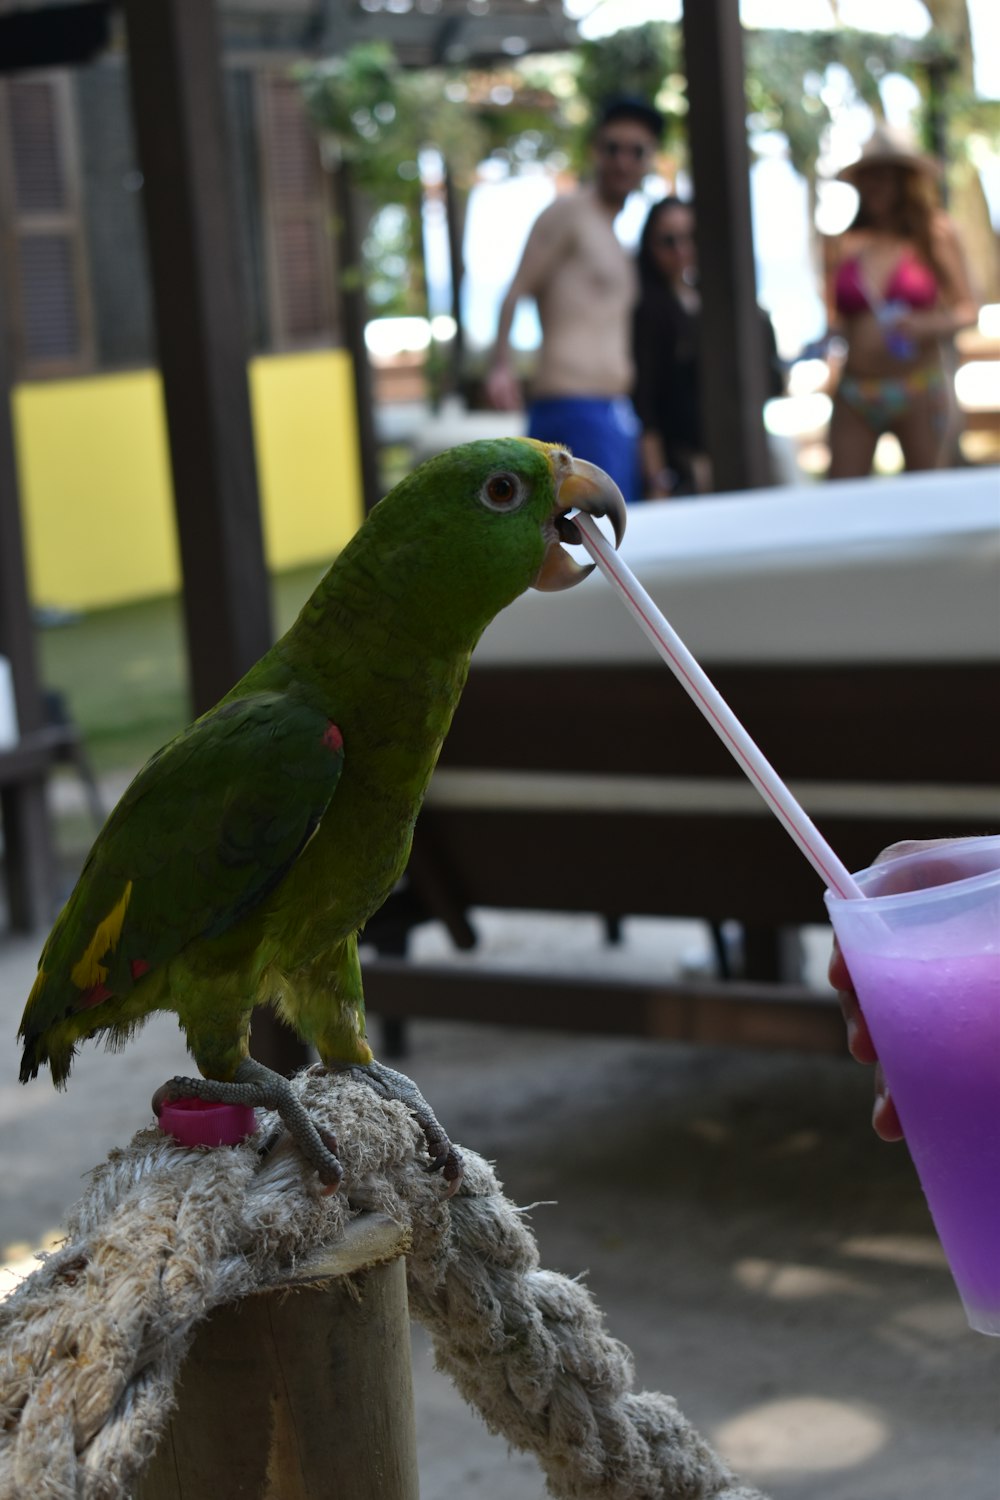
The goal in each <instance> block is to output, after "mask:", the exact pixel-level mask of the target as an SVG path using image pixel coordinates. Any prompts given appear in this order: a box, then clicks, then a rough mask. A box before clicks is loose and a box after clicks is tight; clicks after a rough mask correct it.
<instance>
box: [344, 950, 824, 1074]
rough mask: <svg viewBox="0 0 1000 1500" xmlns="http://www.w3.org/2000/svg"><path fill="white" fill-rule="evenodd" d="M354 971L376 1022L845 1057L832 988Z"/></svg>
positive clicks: (458, 968) (435, 969)
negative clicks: (482, 1024)
mask: <svg viewBox="0 0 1000 1500" xmlns="http://www.w3.org/2000/svg"><path fill="white" fill-rule="evenodd" d="M363 971H364V981H365V997H366V1001H367V1005H368V1010H369V1011H370V1012H371V1013H372V1014H374V1015H377V1016H380V1017H387V1018H398V1019H408V1018H413V1017H417V1016H420V1017H424V1018H427V1017H432V1018H433V1019H435V1020H447V1021H487V1022H489V1023H490V1024H492V1025H500V1026H538V1027H543V1028H551V1029H553V1030H557V1031H590V1032H594V1033H595V1034H596V1035H608V1036H644V1037H655V1038H656V1039H657V1040H659V1041H676V1042H697V1043H700V1044H703V1045H711V1046H716V1047H761V1048H767V1049H772V1048H773V1049H776V1050H777V1049H786V1050H791V1051H796V1052H832V1053H836V1054H838V1055H839V1054H842V1053H843V1052H844V1022H843V1018H842V1016H841V1014H840V1007H839V1006H838V1004H837V1000H836V997H835V996H834V994H833V991H832V990H831V991H829V992H828V993H826V994H820V993H817V992H816V991H815V990H809V989H806V988H805V987H803V986H801V985H792V984H780V985H779V984H750V983H743V982H737V981H733V980H726V981H716V982H709V981H695V980H690V981H687V982H684V981H680V982H676V983H673V982H669V981H662V982H656V981H652V980H639V979H628V978H621V977H616V978H612V977H606V978H602V977H597V976H595V975H593V974H580V973H573V974H554V973H539V972H537V971H535V972H528V971H525V970H506V969H489V968H487V967H486V966H485V965H477V966H476V967H475V968H472V967H470V966H469V965H468V964H414V963H408V962H407V961H406V960H405V959H395V958H374V959H369V960H368V961H366V962H365V964H364V965H363Z"/></svg>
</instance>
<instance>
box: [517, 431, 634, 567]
mask: <svg viewBox="0 0 1000 1500" xmlns="http://www.w3.org/2000/svg"><path fill="white" fill-rule="evenodd" d="M528 441H529V442H530V441H532V439H530V438H529V439H528ZM539 446H544V447H545V449H546V452H547V454H548V459H549V463H550V464H551V465H552V472H553V475H554V477H555V481H556V484H555V490H556V503H555V506H554V508H553V511H552V514H551V516H550V517H549V519H548V521H547V522H546V527H545V532H546V537H547V540H548V545H547V546H546V548H545V557H544V558H543V560H542V566H541V567H540V568H539V570H538V575H537V577H536V578H535V581H534V583H533V585H532V587H533V588H536V589H540V590H541V592H542V593H544V594H554V593H556V592H558V591H559V590H560V589H571V588H572V587H573V585H574V584H575V583H579V582H580V580H581V579H582V578H586V576H587V574H588V573H592V572H593V570H594V564H593V563H590V564H589V566H587V567H582V566H581V565H580V563H578V562H576V560H575V559H574V558H572V557H570V555H569V553H568V552H565V551H564V550H563V548H562V547H561V546H560V543H561V542H568V543H569V545H570V546H571V547H575V546H579V545H580V533H579V531H578V530H577V528H576V526H574V524H573V522H572V521H571V520H570V519H569V513H570V511H575V510H583V511H586V512H587V514H588V515H591V516H607V517H608V518H609V519H610V521H611V524H612V526H613V527H614V533H615V546H616V547H620V546H621V543H622V537H623V536H624V535H625V516H626V510H625V501H624V498H623V497H622V492H621V490H620V489H619V488H618V486H617V485H616V484H615V482H614V480H613V479H612V478H610V476H609V475H607V474H605V472H604V470H603V469H599V468H598V467H597V465H596V464H589V463H587V461H586V459H583V458H573V457H572V456H571V455H570V454H569V453H567V451H566V449H565V448H558V447H550V446H549V445H548V444H541V445H539Z"/></svg>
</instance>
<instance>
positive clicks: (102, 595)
mask: <svg viewBox="0 0 1000 1500" xmlns="http://www.w3.org/2000/svg"><path fill="white" fill-rule="evenodd" d="M13 408H14V427H15V437H16V443H17V454H18V469H19V476H20V486H21V497H22V506H23V513H24V530H25V547H26V551H27V554H28V576H29V579H30V587H31V594H32V598H33V599H34V600H35V601H36V602H37V603H39V604H51V605H61V606H67V607H73V608H88V607H95V606H99V605H102V604H118V603H121V602H122V601H123V600H126V599H137V598H143V597H146V596H148V595H151V594H165V593H169V592H170V591H172V590H174V589H176V588H177V585H178V579H179V570H178V562H177V545H176V537H175V531H174V523H173V503H172V490H171V484H170V460H169V456H168V453H167V443H166V425H165V420H164V414H163V406H162V400H161V395H160V381H159V377H158V376H157V375H156V374H155V373H154V372H153V371H151V370H139V371H134V372H130V373H129V374H127V375H110V376H100V377H97V378H95V379H90V380H54V381H46V382H45V383H42V384H37V385H34V384H32V385H22V386H18V387H16V388H15V391H14V399H13Z"/></svg>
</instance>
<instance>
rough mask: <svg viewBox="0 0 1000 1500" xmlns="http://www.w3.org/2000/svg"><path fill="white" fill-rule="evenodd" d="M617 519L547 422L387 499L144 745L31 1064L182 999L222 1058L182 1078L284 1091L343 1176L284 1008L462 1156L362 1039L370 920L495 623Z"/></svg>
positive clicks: (200, 1062) (29, 1022)
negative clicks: (308, 590)
mask: <svg viewBox="0 0 1000 1500" xmlns="http://www.w3.org/2000/svg"><path fill="white" fill-rule="evenodd" d="M575 509H581V510H585V511H588V512H590V513H591V514H594V515H599V516H600V515H607V516H610V517H611V520H612V523H613V526H614V530H615V536H616V543H620V541H621V536H622V534H623V532H624V525H625V506H624V502H623V500H622V497H621V494H620V493H619V491H618V489H617V487H616V486H615V485H614V483H613V482H612V480H610V479H609V478H608V476H607V475H606V474H604V473H603V472H602V471H601V470H600V469H597V468H595V467H594V466H593V465H591V464H588V463H585V462H583V461H582V460H580V459H574V458H573V457H571V455H570V454H569V453H568V452H567V450H566V449H565V448H562V447H560V446H557V445H548V444H542V443H538V442H535V441H533V440H531V439H527V438H506V439H501V440H496V441H489V442H477V443H468V444H465V445H463V446H461V447H458V448H454V449H452V450H451V451H450V452H448V453H444V454H441V455H440V456H438V457H436V458H432V459H431V460H430V461H429V462H427V463H425V464H423V465H422V466H421V467H419V468H418V469H416V470H415V471H414V472H413V473H412V474H411V475H410V476H409V477H408V478H407V479H405V480H404V481H403V482H402V483H401V484H400V485H398V486H397V487H396V489H394V490H393V491H392V492H391V493H390V494H388V495H387V496H386V497H385V498H384V499H383V500H382V501H381V502H380V503H379V504H378V505H377V506H376V507H375V508H374V509H373V511H372V512H371V514H370V515H369V516H368V518H367V520H366V521H365V522H364V524H363V525H362V526H361V528H360V529H359V531H358V532H357V533H356V535H355V536H354V538H353V539H352V540H351V542H350V543H349V544H348V546H347V547H346V548H345V549H344V551H343V552H342V553H341V554H340V556H339V557H338V559H337V561H336V562H335V563H334V564H333V566H332V567H331V568H330V570H329V572H328V573H327V574H326V575H325V577H324V578H323V580H322V581H321V582H320V584H319V585H318V587H317V588H316V590H315V592H314V593H313V595H312V597H311V598H310V599H309V600H308V601H307V603H306V604H305V606H304V608H303V609H302V612H301V614H300V615H299V617H298V619H297V620H296V622H295V624H294V625H293V626H292V627H291V629H290V630H289V631H288V632H287V634H286V635H284V636H283V637H282V638H281V639H280V640H279V641H278V642H277V644H276V645H274V646H273V647H272V648H271V650H270V651H268V652H267V653H266V655H264V656H263V657H262V658H261V659H260V661H258V662H257V663H256V665H255V666H253V667H251V668H250V670H249V672H247V674H246V675H245V676H244V677H243V678H242V679H241V680H240V681H239V682H238V683H237V684H236V686H235V687H234V688H233V689H232V691H231V692H229V693H228V694H227V695H226V696H225V697H224V698H223V699H222V700H221V701H220V702H219V703H218V704H216V706H215V707H214V708H212V709H210V710H209V711H208V713H206V714H203V715H202V716H201V718H199V719H197V720H196V721H195V722H194V723H193V724H192V725H190V726H189V728H187V729H185V730H183V731H182V732H181V733H180V734H179V735H177V736H176V738H174V739H172V740H171V741H170V742H169V743H168V744H166V745H165V746H164V747H163V748H162V749H161V750H159V751H157V752H156V754H155V755H153V756H152V758H151V759H150V760H149V761H148V762H147V764H146V765H145V766H144V767H143V769H142V770H141V771H140V772H139V774H138V775H137V776H136V777H135V779H134V781H133V782H132V783H131V785H130V786H129V787H128V789H127V790H126V792H125V794H124V795H123V797H122V799H121V801H120V802H119V803H118V805H117V807H116V808H115V809H114V811H113V812H112V813H111V815H110V817H109V818H108V820H107V822H106V824H105V825H104V828H103V829H102V831H101V832H100V834H99V835H98V837H97V840H96V842H95V844H94V847H93V849H92V850H91V852H90V854H89V856H88V858H87V861H86V864H85V865H84V867H83V870H82V872H81V875H80V878H79V881H78V882H77V885H76V887H75V889H74V890H73V892H72V894H71V895H70V897H69V900H68V901H67V903H66V906H65V907H64V909H63V911H62V913H61V915H60V916H59V917H58V919H57V921H56V924H55V926H54V928H53V930H52V933H51V934H50V936H49V938H48V940H47V942H46V944H45V947H44V949H43V950H42V954H41V958H40V960H39V966H38V976H37V978H36V980H35V983H34V986H33V988H32V990H31V994H30V995H29V997H28V1002H27V1005H26V1007H25V1011H24V1016H23V1017H22V1020H21V1026H20V1030H19V1033H18V1035H19V1037H20V1038H22V1039H23V1041H24V1053H23V1057H22V1061H21V1072H20V1076H21V1081H22V1082H27V1081H28V1080H29V1079H31V1078H34V1077H36V1076H37V1073H38V1070H39V1068H40V1067H41V1066H42V1065H43V1064H46V1063H47V1064H48V1066H49V1068H50V1069H51V1072H52V1079H53V1082H54V1083H55V1085H56V1087H63V1086H64V1085H65V1083H66V1079H67V1075H68V1073H69V1070H70V1065H71V1063H72V1059H73V1055H74V1052H75V1049H76V1044H77V1043H78V1042H79V1041H81V1040H83V1039H84V1038H87V1037H90V1036H94V1035H98V1034H100V1035H103V1036H104V1037H105V1038H106V1039H107V1042H108V1045H109V1046H112V1047H118V1046H121V1045H123V1044H124V1043H125V1042H126V1041H127V1040H128V1038H129V1037H130V1036H131V1034H132V1033H133V1032H134V1031H135V1030H136V1028H137V1027H138V1026H139V1025H140V1024H141V1023H142V1022H143V1021H144V1020H145V1019H146V1018H147V1017H148V1016H149V1015H150V1014H151V1013H152V1012H154V1011H160V1010H170V1011H174V1012H175V1013H176V1015H177V1017H178V1019H179V1023H180V1025H181V1027H182V1028H183V1030H184V1032H185V1035H186V1040H187V1045H188V1048H189V1050H190V1052H191V1054H192V1055H193V1057H194V1060H195V1063H196V1065H197V1067H198V1070H199V1072H200V1073H201V1075H202V1077H201V1078H200V1079H191V1078H175V1079H172V1080H170V1082H169V1083H167V1084H165V1085H164V1087H163V1088H162V1089H160V1090H158V1091H157V1095H156V1096H155V1097H154V1109H157V1112H159V1107H160V1105H161V1104H162V1101H163V1099H164V1098H171V1099H176V1098H180V1097H194V1098H199V1099H210V1100H216V1101H221V1102H226V1103H241V1104H249V1105H257V1106H260V1107H264V1108H272V1109H275V1110H277V1112H278V1113H279V1115H280V1117H281V1119H282V1121H283V1123H284V1125H285V1126H286V1128H287V1129H288V1130H289V1131H290V1132H291V1133H292V1135H293V1136H294V1138H295V1140H296V1142H297V1143H298V1145H299V1147H300V1149H301V1150H302V1152H303V1154H304V1156H305V1157H306V1159H307V1160H308V1161H309V1162H310V1163H312V1165H313V1166H314V1167H315V1168H316V1169H317V1171H318V1173H319V1176H320V1179H321V1180H322V1182H323V1183H325V1184H326V1185H327V1188H328V1189H331V1190H332V1189H333V1188H335V1187H336V1185H337V1183H338V1182H339V1180H340V1177H341V1168H340V1164H339V1162H338V1161H337V1158H336V1142H335V1141H334V1140H333V1139H332V1138H331V1137H330V1136H328V1135H327V1134H325V1133H324V1132H323V1131H321V1130H320V1129H319V1128H318V1127H317V1126H316V1125H315V1123H314V1122H313V1121H312V1119H311V1118H310V1117H309V1115H308V1113H307V1112H306V1110H305V1109H304V1108H303V1106H302V1105H301V1103H300V1102H299V1100H298V1098H297V1096H296V1095H295V1094H294V1093H293V1091H292V1090H291V1088H290V1086H289V1084H288V1081H287V1080H286V1079H285V1078H283V1077H281V1076H280V1075H279V1074H277V1073H275V1072H274V1071H273V1070H271V1069H269V1068H266V1067H264V1065H263V1064H261V1063H259V1062H257V1061H256V1060H255V1059H253V1058H251V1056H250V1053H249V1047H248V1043H249V1035H250V1016H251V1012H252V1010H253V1007H254V1006H255V1005H261V1004H268V1005H271V1006H273V1007H274V1008H275V1009H276V1011H277V1013H278V1014H279V1015H280V1016H281V1018H282V1019H283V1020H284V1021H286V1022H287V1023H288V1024H289V1025H290V1026H291V1027H292V1028H293V1029H294V1030H295V1031H296V1032H297V1033H298V1035H299V1036H300V1037H301V1038H302V1039H303V1040H304V1041H305V1042H307V1043H308V1044H310V1045H311V1046H313V1047H315V1048H316V1049H317V1051H318V1052H319V1055H320V1058H321V1060H322V1064H323V1065H324V1066H326V1067H351V1068H354V1069H355V1070H357V1072H358V1073H359V1075H360V1076H364V1077H366V1078H367V1079H368V1081H369V1082H371V1083H372V1085H373V1086H374V1087H376V1088H377V1089H378V1090H379V1091H380V1092H382V1093H383V1094H386V1095H392V1096H394V1097H397V1098H402V1099H404V1100H405V1102H406V1103H407V1104H408V1105H409V1107H410V1108H411V1109H412V1110H413V1111H414V1114H415V1115H416V1117H417V1119H418V1120H419V1121H420V1123H421V1125H422V1127H423V1129H424V1132H425V1134H426V1136H427V1141H428V1149H429V1151H430V1154H431V1156H432V1167H437V1168H440V1169H442V1170H443V1175H444V1177H445V1178H446V1179H447V1180H448V1181H449V1183H450V1185H451V1186H452V1187H453V1186H456V1185H457V1179H458V1177H459V1176H460V1173H461V1166H460V1162H459V1161H458V1157H457V1153H455V1152H454V1151H453V1150H452V1148H451V1146H450V1143H449V1142H448V1139H447V1136H446V1135H445V1133H444V1131H443V1130H442V1129H441V1127H440V1125H438V1123H437V1121H436V1120H435V1119H434V1117H433V1115H432V1113H431V1112H430V1110H429V1108H428V1107H427V1105H426V1103H425V1101H424V1100H423V1099H422V1097H421V1096H420V1094H419V1092H418V1091H417V1090H416V1086H415V1085H413V1084H412V1083H411V1082H410V1081H409V1080H408V1079H406V1078H405V1077H404V1076H403V1075H401V1074H397V1073H395V1072H394V1071H393V1070H392V1069H388V1068H385V1067H383V1066H382V1065H381V1064H379V1063H376V1062H375V1061H374V1059H373V1057H372V1052H371V1048H370V1047H369V1045H368V1042H367V1041H366V1039H365V1019H364V996H363V991H362V982H361V969H360V965H359V962H358V948H357V942H358V933H359V930H360V929H361V928H362V927H363V926H364V924H365V922H366V921H367V920H368V918H369V917H370V916H371V915H372V913H373V912H374V911H376V910H377V909H378V907H379V906H381V904H382V902H383V901H384V900H385V899H386V897H387V896H388V894H389V892H390V891H391V890H392V888H393V886H394V884H395V883H396V881H397V880H398V878H399V876H400V875H401V874H402V871H403V869H404V867H405V865H406V862H407V858H408V856H409V852H410V845H411V840H412V836H413V826H414V823H415V821H416V817H417V813H418V812H419V810H420V805H421V802H422V800H423V796H424V793H425V791H426V788H427V784H428V781H429V780H430V777H431V773H432V771H433V769H434V766H435V764H436V762H437V758H438V754H439V752H440V749H441V744H442V741H443V740H444V737H445V735H446V734H447V732H448V728H449V726H450V724H451V719H452V715H453V714H454V711H455V708H456V706H457V704H458V700H459V697H460V695H461V692H462V688H463V686H464V684H465V680H466V675H467V673H468V669H469V658H470V656H471V654H472V650H473V647H474V646H475V644H476V642H477V640H478V639H479V637H480V635H481V634H482V632H483V630H484V629H485V627H486V626H487V625H488V624H489V622H490V621H491V620H492V619H493V617H494V616H495V615H496V614H497V612H498V611H499V610H501V609H503V608H504V606H505V605H507V604H510V603H511V601H512V600H513V599H515V598H517V596H518V595H519V594H521V593H522V592H523V591H524V590H525V589H527V588H528V587H529V586H534V587H535V588H538V589H542V590H558V589H562V588H567V587H569V586H571V585H572V584H574V583H576V582H577V581H579V579H581V578H583V577H584V576H585V575H586V574H587V573H588V572H589V571H590V569H589V568H584V567H581V566H580V565H579V564H578V563H576V562H575V561H574V560H573V559H572V558H571V557H570V556H569V554H568V553H567V552H565V551H564V550H563V548H562V546H561V545H560V542H561V541H567V542H570V543H573V542H575V541H578V540H579V533H578V532H577V531H576V528H575V527H574V525H573V523H572V520H571V519H570V518H569V512H570V511H572V510H575Z"/></svg>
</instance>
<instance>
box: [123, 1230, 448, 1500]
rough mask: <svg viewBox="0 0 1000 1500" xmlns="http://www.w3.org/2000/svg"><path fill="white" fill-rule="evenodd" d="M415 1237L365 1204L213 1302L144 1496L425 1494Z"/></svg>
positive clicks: (358, 1499) (371, 1497) (359, 1497)
mask: <svg viewBox="0 0 1000 1500" xmlns="http://www.w3.org/2000/svg"><path fill="white" fill-rule="evenodd" d="M407 1247H408V1240H407V1233H406V1231H405V1230H402V1229H401V1228H400V1227H399V1226H398V1225H397V1224H394V1223H393V1222H392V1220H391V1219H389V1218H387V1217H386V1216H385V1215H383V1214H363V1215H361V1216H360V1218H358V1219H356V1220H354V1222H353V1223H352V1224H351V1225H350V1227H349V1229H348V1231H347V1233H346V1235H345V1237H344V1239H343V1241H342V1242H341V1243H340V1245H338V1246H337V1247H336V1248H335V1249H334V1250H333V1251H332V1252H327V1253H326V1254H325V1255H324V1256H323V1257H317V1258H315V1259H312V1260H310V1261H307V1262H306V1263H305V1264H304V1265H302V1266H300V1267H299V1268H298V1269H297V1270H296V1273H295V1275H294V1276H293V1277H290V1278H289V1279H287V1280H285V1281H282V1282H281V1283H279V1284H277V1285H275V1286H272V1287H268V1288H266V1289H265V1290H263V1291H262V1292H259V1293H255V1294H254V1295H253V1296H251V1297H247V1298H246V1299H245V1300H244V1301H243V1302H240V1303H235V1304H232V1305H230V1306H227V1307H223V1308H219V1309H218V1310H217V1311H216V1312H214V1313H213V1314H212V1315H211V1317H209V1318H208V1319H207V1321H206V1322H205V1323H204V1324H203V1325H202V1327H201V1328H200V1330H199V1331H198V1333H197V1335H196V1336H195V1341H194V1345H193V1347H192V1349H191V1352H190V1354H189V1355H188V1358H187V1360H186V1361H185V1363H184V1366H183V1369H182V1370H181V1376H180V1386H179V1391H178V1395H179V1404H178V1408H177V1411H176V1413H175V1415H174V1418H173V1420H172V1421H171V1423H170V1426H169V1428H168V1430H167V1432H166V1433H165V1434H164V1436H163V1439H162V1440H161V1442H160V1446H159V1447H158V1449H157V1451H156V1453H155V1455H154V1457H153V1460H152V1463H151V1464H150V1465H149V1467H148V1468H147V1469H146V1471H145V1473H144V1474H143V1476H142V1479H141V1481H140V1484H139V1486H138V1489H137V1491H136V1497H137V1500H205V1497H206V1496H211V1500H237V1497H239V1500H320V1497H322V1496H326V1495H331V1496H332V1495H342V1496H345V1497H347V1496H349V1497H350V1500H417V1497H418V1494H419V1486H418V1480H417V1466H416V1429H415V1424H414V1416H413V1388H412V1380H411V1373H410V1325H409V1316H408V1312H407V1301H406V1270H405V1261H404V1260H403V1255H404V1252H405V1251H406V1249H407Z"/></svg>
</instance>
